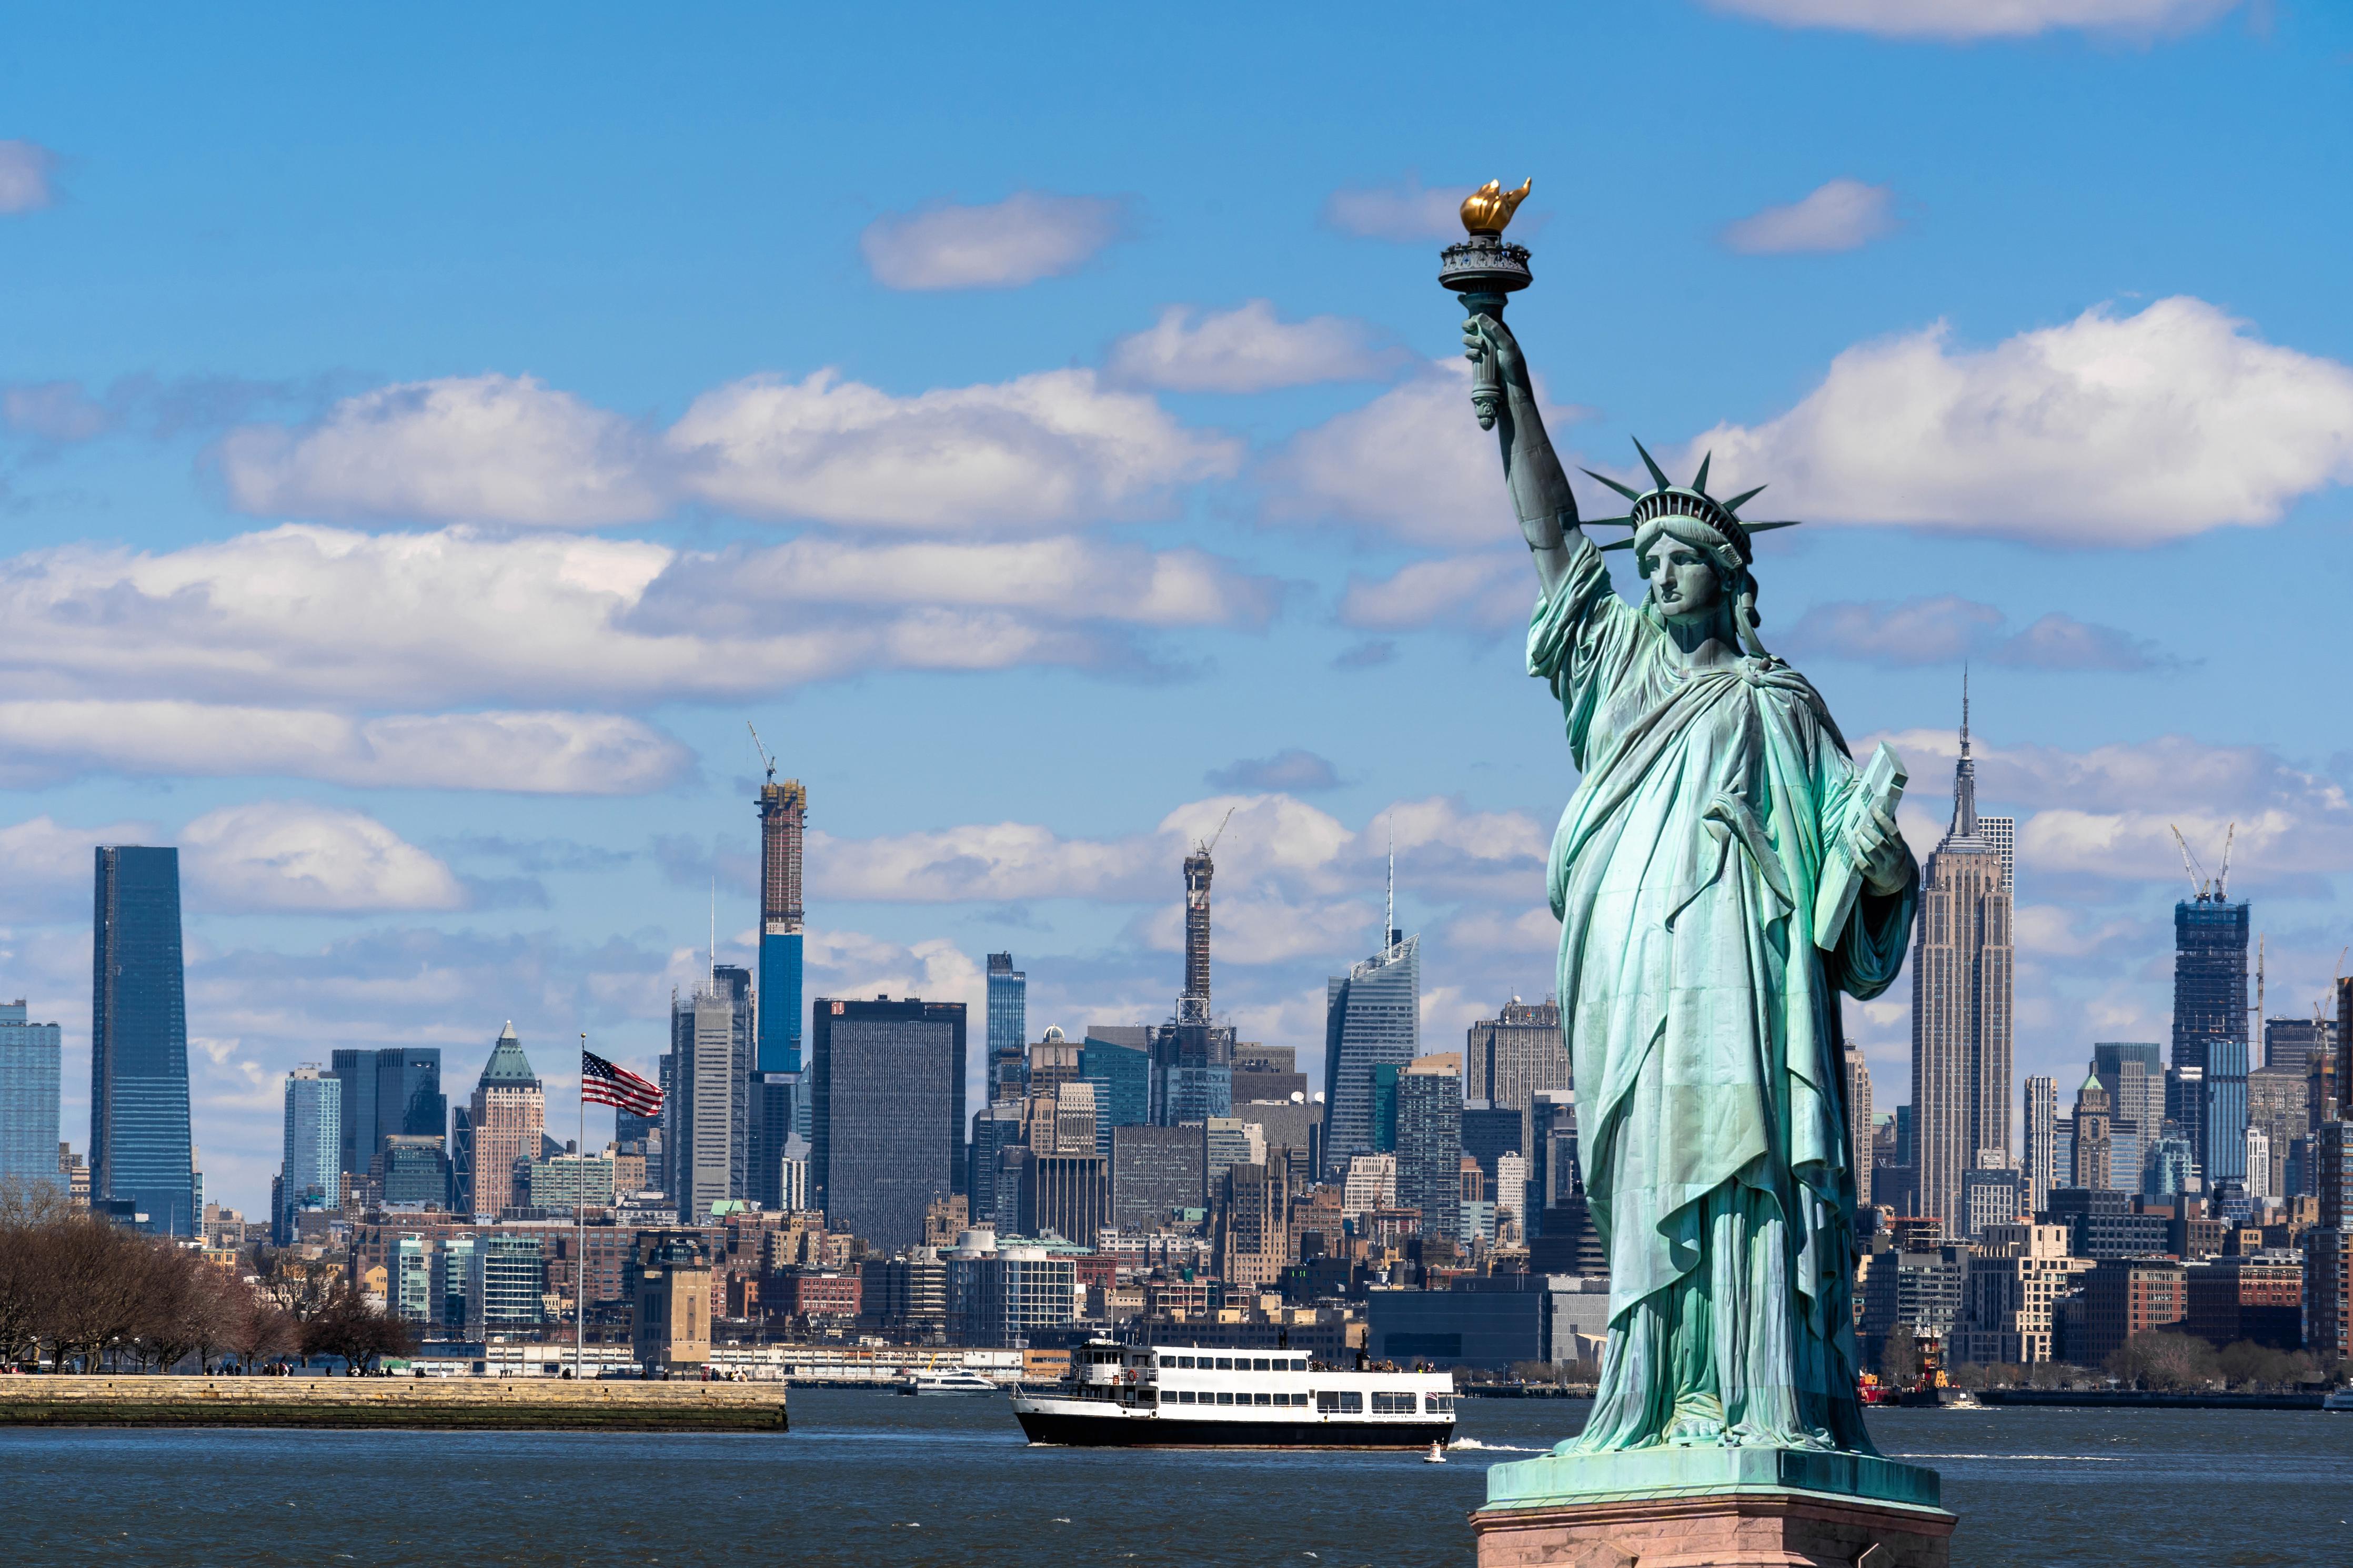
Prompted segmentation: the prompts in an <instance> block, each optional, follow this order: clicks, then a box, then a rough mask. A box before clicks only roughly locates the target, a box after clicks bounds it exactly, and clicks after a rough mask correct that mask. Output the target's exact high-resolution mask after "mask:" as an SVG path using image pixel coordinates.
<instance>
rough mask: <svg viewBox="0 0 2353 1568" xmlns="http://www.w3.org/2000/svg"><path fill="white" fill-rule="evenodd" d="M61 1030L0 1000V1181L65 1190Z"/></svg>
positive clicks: (16, 1004) (15, 1004)
mask: <svg viewBox="0 0 2353 1568" xmlns="http://www.w3.org/2000/svg"><path fill="white" fill-rule="evenodd" d="M64 1040H65V1036H64V1031H62V1030H61V1029H59V1028H58V1026H57V1025H55V1024H36V1023H34V1022H33V1021H32V1020H31V1018H30V1016H28V1013H27V1010H26V1005H25V1004H24V1003H23V1002H21V1001H18V1002H0V1182H20V1183H24V1184H34V1183H38V1184H42V1185H44V1186H49V1187H54V1188H56V1189H57V1191H58V1193H60V1194H63V1193H64V1192H65V1191H66V1176H65V1173H63V1172H61V1171H59V1170H58V1059H59V1058H60V1056H61V1055H62V1053H63V1049H64Z"/></svg>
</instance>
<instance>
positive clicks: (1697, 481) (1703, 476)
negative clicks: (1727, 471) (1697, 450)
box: [1692, 452, 1715, 495]
mask: <svg viewBox="0 0 2353 1568" xmlns="http://www.w3.org/2000/svg"><path fill="white" fill-rule="evenodd" d="M1713 462H1715V453H1714V452H1710V453H1708V454H1707V456H1705V457H1704V458H1701V459H1700V460H1699V472H1698V473H1696V474H1694V475H1693V476H1692V489H1695V490H1697V491H1698V492H1699V493H1700V494H1702V495H1705V494H1707V466H1708V465H1709V464H1710V463H1713Z"/></svg>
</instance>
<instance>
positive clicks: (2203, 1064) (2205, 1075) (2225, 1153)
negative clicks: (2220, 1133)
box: [2173, 877, 2251, 1189]
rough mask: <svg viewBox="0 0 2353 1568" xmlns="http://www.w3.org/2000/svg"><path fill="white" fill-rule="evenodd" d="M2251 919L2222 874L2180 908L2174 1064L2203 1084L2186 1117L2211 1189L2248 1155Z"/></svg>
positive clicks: (2177, 916)
mask: <svg viewBox="0 0 2353 1568" xmlns="http://www.w3.org/2000/svg"><path fill="white" fill-rule="evenodd" d="M2249 914H2250V911H2249V906H2248V905H2246V904H2244V903H2235V904H2234V903H2232V902H2231V901H2230V898H2229V895H2228V894H2227V893H2226V892H2225V890H2224V885H2223V882H2222V879H2221V878H2220V877H2218V878H2216V879H2214V880H2213V881H2211V882H2200V884H2198V887H2197V889H2196V894H2195V896H2194V897H2192V898H2188V899H2184V900H2181V901H2180V902H2179V903H2178V904H2176V905H2174V906H2173V1066H2174V1068H2175V1069H2176V1071H2177V1073H2179V1074H2183V1075H2184V1077H2185V1081H2186V1074H2187V1069H2189V1068H2197V1069H2198V1077H2199V1081H2200V1083H2201V1084H2202V1086H2203V1088H2202V1091H2201V1093H2200V1096H2199V1097H2198V1102H2197V1104H2196V1105H2195V1107H2194V1108H2192V1110H2190V1113H2189V1114H2188V1115H2186V1116H2183V1117H2181V1118H2179V1121H2181V1123H2182V1131H2186V1132H2188V1133H2189V1149H2190V1152H2191V1154H2192V1155H2193V1156H2195V1158H2196V1159H2197V1161H2198V1168H2199V1170H2200V1171H2201V1172H2203V1173H2205V1177H2206V1182H2207V1184H2208V1187H2209V1188H2210V1189H2211V1186H2212V1184H2214V1183H2215V1182H2216V1181H2218V1180H2220V1179H2221V1177H2222V1176H2224V1175H2235V1174H2237V1173H2239V1172H2238V1168H2239V1166H2240V1165H2241V1164H2242V1163H2243V1161H2244V1160H2245V1157H2246V1151H2245V1146H2244V1144H2243V1142H2242V1140H2243V1138H2244V1136H2245V1129H2246V1118H2245V1115H2244V1114H2243V1107H2244V1104H2245V1080H2246V1076H2247V1047H2246V1041H2247V1036H2248V1033H2249V1031H2248V1028H2247V931H2248V928H2249V925H2250V924H2251V921H2250V918H2249ZM2232 1045H2235V1047H2236V1049H2235V1050H2232V1049H2231V1048H2230V1047H2231V1046H2232ZM2218 1066H2219V1067H2221V1068H2232V1067H2235V1069H2236V1070H2235V1072H2225V1073H2223V1074H2221V1077H2223V1078H2227V1079H2230V1082H2231V1086H2232V1087H2231V1088H2229V1089H2222V1088H2221V1085H2220V1084H2219V1083H2218V1079H2217V1068H2218ZM2218 1091H2219V1100H2218ZM2234 1117H2235V1120H2233V1118H2234ZM2217 1127H2221V1128H2224V1130H2225V1131H2224V1141H2223V1142H2221V1143H2217V1142H2214V1141H2213V1139H2212V1138H2211V1136H2210V1134H2211V1131H2213V1129H2215V1128H2217Z"/></svg>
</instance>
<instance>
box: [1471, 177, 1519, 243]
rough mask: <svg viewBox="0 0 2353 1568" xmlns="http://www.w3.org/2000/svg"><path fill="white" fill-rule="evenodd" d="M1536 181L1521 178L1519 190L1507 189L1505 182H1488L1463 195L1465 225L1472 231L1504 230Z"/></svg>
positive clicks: (1476, 232)
mask: <svg viewBox="0 0 2353 1568" xmlns="http://www.w3.org/2000/svg"><path fill="white" fill-rule="evenodd" d="M1533 184H1535V180H1533V179H1526V180H1522V181H1521V182H1520V188H1519V189H1518V190H1516V191H1507V190H1505V189H1504V182H1503V181H1501V180H1490V181H1488V182H1487V183H1486V184H1483V185H1482V186H1480V187H1479V188H1478V189H1477V190H1475V191H1473V192H1472V193H1471V194H1470V195H1467V196H1465V197H1463V198H1462V226H1463V227H1464V228H1466V229H1468V230H1469V231H1470V232H1471V233H1472V234H1501V233H1503V232H1504V228H1505V227H1506V226H1508V225H1509V224H1510V223H1511V221H1512V215H1513V214H1514V213H1515V212H1517V211H1519V208H1520V204H1521V203H1522V202H1524V201H1525V200H1527V199H1528V187H1529V186H1530V185H1533Z"/></svg>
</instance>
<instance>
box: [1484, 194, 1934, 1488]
mask: <svg viewBox="0 0 2353 1568" xmlns="http://www.w3.org/2000/svg"><path fill="white" fill-rule="evenodd" d="M1474 199H1476V198H1474ZM1465 210H1466V212H1467V211H1468V210H1469V208H1468V206H1467V205H1466V209H1465ZM1463 341H1464V342H1465V344H1466V345H1467V347H1468V349H1469V353H1470V357H1471V358H1472V360H1474V361H1478V362H1481V363H1480V372H1481V384H1482V387H1492V386H1493V384H1495V383H1497V382H1500V384H1501V386H1500V392H1501V396H1500V397H1499V398H1497V397H1492V396H1491V398H1490V400H1489V401H1488V402H1485V403H1482V405H1481V412H1482V422H1483V416H1486V415H1488V414H1489V413H1490V412H1491V411H1492V413H1493V415H1494V416H1495V428H1496V431H1497V434H1498V436H1499V437H1500V438H1501V440H1502V444H1503V455H1504V475H1505V477H1506V479H1508V480H1509V483H1510V488H1511V494H1512V500H1513V501H1514V504H1515V505H1516V507H1517V508H1518V510H1519V516H1520V523H1521V527H1522V529H1523V530H1524V531H1525V533H1526V536H1527V542H1528V548H1529V549H1530V551H1531V552H1533V553H1534V555H1535V568H1536V578H1537V582H1538V584H1539V585H1540V588H1541V593H1540V595H1539V597H1538V599H1537V601H1536V607H1535V616H1534V618H1533V620H1532V621H1531V622H1530V624H1529V627H1528V643H1527V652H1528V673H1529V674H1530V675H1532V676H1535V677H1537V678H1539V679H1544V680H1546V681H1547V682H1549V683H1550V685H1551V688H1552V692H1553V695H1554V696H1555V697H1556V698H1557V699H1558V700H1559V701H1560V705H1561V711H1562V713H1563V715H1564V716H1565V718H1566V721H1567V731H1568V745H1569V754H1570V756H1571V757H1572V758H1573V759H1574V760H1575V762H1576V763H1577V768H1578V770H1579V772H1580V773H1581V774H1582V775H1583V776H1582V777H1581V779H1580V780H1579V782H1578V784H1577V791H1576V794H1575V795H1574V796H1572V798H1571V799H1570V801H1569V803H1568V807H1567V811H1566V812H1564V813H1563V814H1562V816H1561V819H1560V826H1559V829H1558V831H1557V832H1556V834H1555V835H1554V837H1553V843H1552V853H1551V861H1550V874H1549V883H1550V888H1551V894H1552V907H1553V912H1554V913H1555V914H1556V915H1558V916H1559V917H1560V921H1561V932H1560V972H1559V991H1560V1013H1561V1022H1562V1026H1563V1028H1564V1029H1565V1030H1566V1032H1567V1037H1568V1045H1569V1050H1570V1053H1571V1057H1572V1058H1573V1060H1574V1062H1575V1067H1576V1073H1577V1100H1578V1122H1579V1131H1580V1137H1579V1142H1580V1146H1581V1152H1582V1164H1583V1166H1584V1171H1585V1179H1586V1185H1587V1190H1588V1195H1589V1197H1590V1199H1591V1203H1592V1212H1593V1217H1594V1224H1595V1226H1596V1228H1597V1229H1598V1230H1599V1234H1600V1238H1601V1242H1602V1245H1603V1247H1604V1248H1605V1249H1606V1251H1607V1254H1608V1257H1609V1341H1608V1348H1607V1350H1606V1351H1605V1352H1604V1353H1603V1357H1602V1364H1601V1382H1600V1387H1599V1391H1598V1393H1597V1394H1596V1396H1595V1403H1594V1407H1593V1414H1592V1415H1591V1417H1590V1418H1589V1419H1588V1422H1587V1424H1586V1427H1585V1431H1584V1433H1583V1435H1582V1436H1579V1437H1577V1439H1576V1440H1575V1441H1574V1442H1573V1443H1571V1444H1564V1445H1562V1450H1563V1451H1564V1452H1585V1453H1600V1452H1605V1451H1611V1450H1618V1449H1629V1448H1644V1447H1655V1446H1659V1445H1674V1446H1687V1447H1746V1446H1752V1445H1754V1446H1766V1447H1785V1448H1806V1449H1818V1450H1844V1451H1848V1452H1854V1453H1862V1454H1873V1453H1875V1452H1876V1450H1875V1449H1873V1447H1872V1446H1871V1440H1870V1437H1869V1436H1868V1435H1867V1434H1866V1433H1865V1432H1864V1430H1863V1425H1862V1410H1861V1406H1860V1405H1859V1403H1858V1400H1857V1398H1856V1393H1855V1373H1856V1366H1855V1360H1856V1356H1855V1344H1854V1332H1853V1320H1852V1283H1851V1282H1852V1269H1853V1261H1854V1260H1853V1255H1852V1254H1853V1242H1852V1223H1853V1221H1852V1215H1853V1205H1854V1201H1855V1185H1854V1174H1853V1171H1852V1151H1851V1147H1850V1144H1849V1142H1848V1135H1847V1127H1846V1116H1845V1079H1844V1054H1845V1045H1844V1040H1843V1037H1842V1036H1841V1026H1840V1016H1839V1007H1840V1004H1839V993H1841V992H1844V993H1846V994H1848V995H1851V996H1855V997H1859V998H1862V999H1865V1000H1867V999H1869V998H1871V997H1873V996H1877V995H1878V994H1880V993H1882V992H1883V991H1885V990H1886V989H1887V987H1888V986H1889V985H1890V984H1893V983H1894V979H1895V976H1896V973H1897V971H1898V970H1899V969H1900V968H1901V967H1902V964H1903V960H1904V952H1905V942H1906V941H1907V940H1908V938H1909V936H1910V933H1911V929H1912V918H1913V914H1914V911H1915V909H1916V907H1917V904H1918V897H1919V869H1918V868H1917V867H1916V866H1915V864H1914V862H1913V859H1912V855H1911V852H1910V851H1909V850H1908V849H1907V848H1906V847H1905V844H1904V840H1903V838H1902V837H1901V836H1900V835H1899V834H1898V833H1897V831H1896V827H1895V821H1894V800H1895V797H1896V795H1897V794H1899V793H1900V789H1901V782H1902V778H1901V768H1900V764H1899V763H1896V762H1895V760H1894V753H1892V752H1885V751H1883V752H1881V753H1880V754H1879V755H1878V756H1876V757H1875V758H1874V759H1873V763H1872V765H1871V766H1870V767H1869V768H1868V769H1862V770H1859V769H1858V768H1857V767H1856V765H1855V763H1854V762H1853V760H1852V758H1851V757H1850V755H1849V754H1848V752H1847V746H1846V742H1845V740H1844V738H1843V737H1842V736H1841V734H1840V733H1839V729H1838V725H1837V724H1836V723H1835V722H1834V721H1832V720H1831V714H1830V710H1829V709H1828V708H1827V707H1826V706H1825V705H1824V704H1823V702H1822V699H1821V695H1820V693H1819V692H1817V691H1816V690H1815V689H1814V688H1813V686H1812V685H1811V684H1810V682H1809V681H1807V679H1805V678H1804V677H1803V676H1801V675H1799V673H1798V672H1797V671H1796V670H1795V669H1792V668H1790V667H1789V666H1788V664H1786V663H1784V662H1783V661H1782V660H1780V659H1778V658H1775V657H1774V656H1773V655H1772V654H1770V653H1768V652H1767V651H1766V648H1765V647H1764V645H1763V643H1762V642H1761V641H1759V640H1758V637H1757V626H1758V625H1759V624H1760V621H1759V617H1758V616H1757V580H1756V577H1755V575H1754V574H1753V571H1752V567H1753V563H1754V560H1755V557H1754V554H1753V552H1752V550H1751V547H1750V534H1751V533H1752V532H1754V531H1758V530H1761V529H1763V528H1766V527H1778V526H1782V525H1781V524H1778V523H1773V524H1767V523H1752V524H1744V523H1743V522H1742V521H1741V520H1740V517H1739V510H1740V508H1741V507H1742V506H1743V505H1744V504H1746V502H1747V501H1748V500H1749V499H1750V498H1751V497H1753V496H1754V495H1756V494H1757V491H1755V490H1750V491H1748V492H1747V493H1746V494H1744V495H1739V496H1735V497H1732V498H1730V499H1728V500H1717V499H1715V498H1714V497H1712V496H1710V495H1709V494H1708V491H1707V469H1708V465H1707V463H1706V462H1704V461H1703V462H1702V463H1701V464H1700V466H1699V473H1698V477H1696V478H1695V479H1693V480H1692V482H1691V483H1690V484H1688V485H1676V484H1673V483H1671V482H1670V481H1669V480H1668V479H1667V476H1666V475H1665V473H1664V472H1662V470H1661V469H1660V468H1659V466H1658V464H1657V463H1656V462H1653V461H1652V460H1651V455H1650V453H1648V452H1647V451H1642V448H1641V445H1640V443H1637V444H1636V448H1635V449H1636V450H1637V451H1638V452H1641V456H1642V461H1643V463H1644V465H1645V466H1646V467H1647V468H1649V470H1650V475H1651V480H1652V488H1651V489H1648V490H1636V489H1631V488H1629V487H1627V486H1624V485H1620V484H1619V483H1617V482H1616V481H1614V480H1611V479H1603V478H1602V477H1601V476H1600V475H1598V474H1597V475H1593V477H1594V478H1595V479H1600V482H1601V483H1603V484H1605V485H1608V486H1609V488H1610V489H1613V490H1616V491H1618V492H1619V493H1620V495H1622V496H1624V497H1625V498H1626V499H1627V500H1629V501H1630V502H1631V503H1632V505H1631V510H1630V512H1629V514H1628V515H1627V516H1625V517H1622V518H1610V519H1609V520H1607V521H1609V523H1612V524H1616V525H1620V526H1623V527H1626V528H1629V529H1630V531H1631V535H1630V538H1626V539H1620V540H1612V541H1611V542H1609V543H1607V544H1603V545H1600V546H1596V544H1595V543H1594V542H1592V541H1591V540H1589V539H1588V538H1587V537H1586V536H1585V533H1584V531H1583V529H1582V527H1581V526H1580V524H1579V521H1578V518H1577V502H1576V500H1575V499H1574V498H1573V497H1572V496H1571V495H1570V493H1569V488H1568V479H1567V475H1566V474H1564V473H1563V472H1562V470H1561V465H1560V461H1559V459H1558V458H1557V457H1556V456H1555V454H1554V452H1553V448H1552V444H1551V442H1550V440H1549V439H1548V437H1546V433H1545V428H1544V422H1543V420H1542V418H1541V417H1540V416H1539V415H1538V413H1537V410H1536V402H1535V395H1534V393H1533V391H1532V389H1531V386H1530V383H1529V378H1528V370H1527V363H1526V361H1525V359H1524V358H1523V356H1522V354H1521V352H1520V347H1519V344H1518V342H1516V341H1515V340H1514V337H1513V336H1512V334H1511V332H1510V331H1509V330H1508V329H1506V328H1505V327H1504V325H1503V323H1502V321H1500V320H1499V319H1498V317H1497V316H1496V315H1494V314H1490V313H1487V312H1486V311H1483V310H1482V312H1481V313H1479V314H1476V315H1474V316H1472V318H1471V320H1470V321H1468V322H1467V323H1466V325H1465V328H1464V332H1463ZM1589 471H1590V470H1588V472H1589ZM1628 549H1630V550H1631V552H1632V553H1633V559H1634V561H1635V563H1636V564H1637V567H1638V569H1639V570H1640V572H1641V575H1642V577H1643V578H1644V580H1645V581H1646V582H1647V584H1649V594H1648V595H1647V597H1646V598H1645V599H1644V600H1643V602H1642V603H1641V605H1639V606H1638V605H1630V604H1628V603H1626V602H1625V601H1623V600H1621V599H1620V598H1619V597H1618V596H1617V595H1616V594H1615V593H1614V592H1613V591H1612V590H1611V587H1610V583H1609V573H1608V571H1607V570H1606V569H1605V568H1604V566H1603V563H1602V554H1601V552H1602V551H1604V550H1628Z"/></svg>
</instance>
